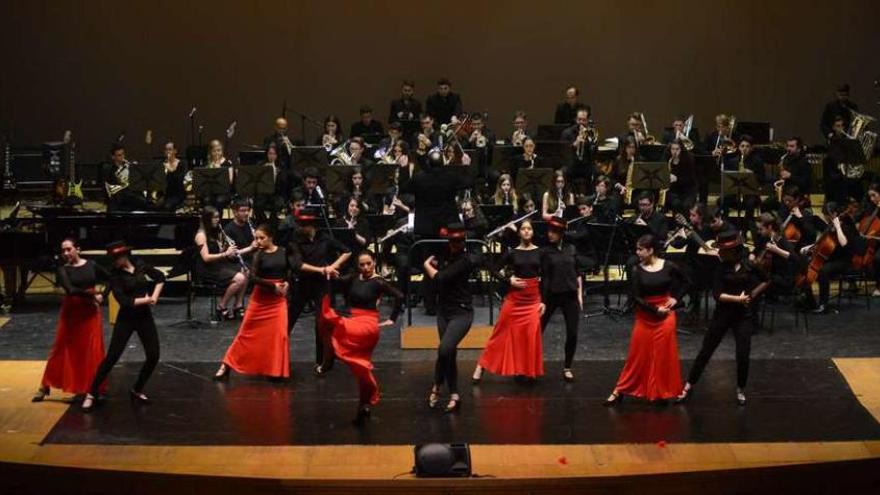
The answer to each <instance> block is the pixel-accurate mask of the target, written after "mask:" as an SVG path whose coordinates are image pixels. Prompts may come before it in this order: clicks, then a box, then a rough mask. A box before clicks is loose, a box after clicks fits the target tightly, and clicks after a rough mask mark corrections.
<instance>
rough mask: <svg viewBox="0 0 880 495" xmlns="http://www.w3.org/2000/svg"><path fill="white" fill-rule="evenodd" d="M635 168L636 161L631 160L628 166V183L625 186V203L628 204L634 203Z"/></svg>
mask: <svg viewBox="0 0 880 495" xmlns="http://www.w3.org/2000/svg"><path fill="white" fill-rule="evenodd" d="M634 168H635V162H634V161H633V160H630V162H629V166H628V167H627V168H626V184H625V185H624V187H625V188H626V194H624V199H623V204H624V205H628V204H630V203H632V197H633V187H632V186H633V169H634Z"/></svg>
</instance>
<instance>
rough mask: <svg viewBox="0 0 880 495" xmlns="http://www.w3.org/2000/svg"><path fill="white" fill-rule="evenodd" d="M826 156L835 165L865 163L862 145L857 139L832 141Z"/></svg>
mask: <svg viewBox="0 0 880 495" xmlns="http://www.w3.org/2000/svg"><path fill="white" fill-rule="evenodd" d="M828 154H829V155H830V156H831V158H832V159H835V160H836V161H837V163H847V164H850V165H864V164H865V162H867V160H866V159H865V151H864V150H863V149H862V143H861V142H860V141H859V140H858V139H833V140H832V141H831V147H830V149H829V150H828Z"/></svg>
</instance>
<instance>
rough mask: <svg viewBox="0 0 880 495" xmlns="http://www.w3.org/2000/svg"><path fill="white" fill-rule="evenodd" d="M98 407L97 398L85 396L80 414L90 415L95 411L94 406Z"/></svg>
mask: <svg viewBox="0 0 880 495" xmlns="http://www.w3.org/2000/svg"><path fill="white" fill-rule="evenodd" d="M97 405H98V398H97V397H95V396H94V395H92V394H86V397H85V398H84V399H83V402H82V406H81V408H82V412H84V413H90V412H92V411H94V410H95V406H97Z"/></svg>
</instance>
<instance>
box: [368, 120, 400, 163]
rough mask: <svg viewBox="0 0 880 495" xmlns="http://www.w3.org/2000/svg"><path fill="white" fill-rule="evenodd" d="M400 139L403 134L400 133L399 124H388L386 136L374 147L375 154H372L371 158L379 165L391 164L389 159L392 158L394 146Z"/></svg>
mask: <svg viewBox="0 0 880 495" xmlns="http://www.w3.org/2000/svg"><path fill="white" fill-rule="evenodd" d="M402 139H403V133H402V132H401V126H400V122H392V123H390V124H388V135H387V136H385V137H384V138H382V140H381V141H379V144H378V146H376V152H375V153H374V154H373V158H375V159H376V161H378V162H380V163H381V162H384V163H389V162H392V160H391V158H393V156H394V155H393V153H392V150H393V149H394V145H395V144H397V143H398V142H399V141H401V140H402ZM392 163H393V162H392Z"/></svg>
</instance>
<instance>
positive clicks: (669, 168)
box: [657, 158, 672, 206]
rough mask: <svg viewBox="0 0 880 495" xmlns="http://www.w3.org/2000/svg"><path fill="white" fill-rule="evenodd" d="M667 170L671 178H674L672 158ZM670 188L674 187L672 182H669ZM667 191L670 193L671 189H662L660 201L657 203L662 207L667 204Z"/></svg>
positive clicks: (667, 164)
mask: <svg viewBox="0 0 880 495" xmlns="http://www.w3.org/2000/svg"><path fill="white" fill-rule="evenodd" d="M666 169H667V171H668V172H669V176H670V177H672V158H670V159H669V161H667V162H666ZM669 186H672V181H671V180H670V182H669ZM667 191H669V187H665V188H663V189H660V195H659V197H660V199H659V201H658V203H657V204H658V205H660V206H662V205H665V204H666V192H667Z"/></svg>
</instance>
